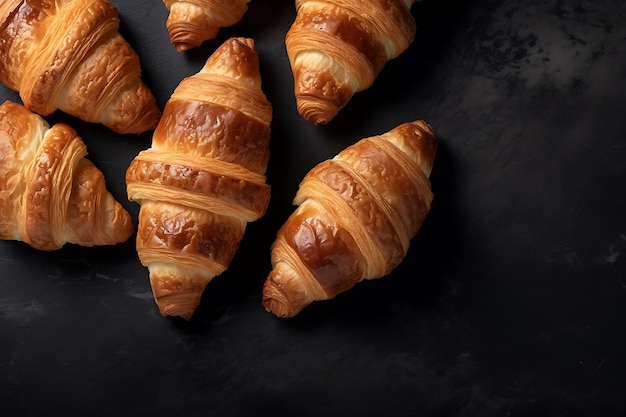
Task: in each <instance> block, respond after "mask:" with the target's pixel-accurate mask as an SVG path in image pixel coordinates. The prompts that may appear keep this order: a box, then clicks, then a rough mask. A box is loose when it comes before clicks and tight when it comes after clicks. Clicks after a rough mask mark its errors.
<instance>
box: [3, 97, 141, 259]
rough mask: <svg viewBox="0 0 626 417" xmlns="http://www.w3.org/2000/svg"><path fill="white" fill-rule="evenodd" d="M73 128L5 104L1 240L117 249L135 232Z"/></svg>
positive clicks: (39, 246)
mask: <svg viewBox="0 0 626 417" xmlns="http://www.w3.org/2000/svg"><path fill="white" fill-rule="evenodd" d="M86 154H87V148H86V146H85V143H84V142H83V141H82V139H81V138H80V137H79V136H78V135H77V134H76V131H75V130H74V129H72V128H71V127H70V126H68V125H66V124H63V123H57V124H55V125H54V126H52V127H50V126H49V125H48V123H47V122H46V121H45V120H44V119H42V118H41V116H39V115H37V114H35V113H32V112H31V111H29V110H28V109H26V108H25V107H24V106H22V105H21V104H17V103H13V102H10V101H5V102H4V103H3V104H2V105H0V239H4V240H20V241H23V242H26V243H27V244H29V245H31V246H32V247H34V248H36V249H41V250H47V251H51V250H55V249H60V248H61V247H63V246H64V245H65V244H66V243H73V244H77V245H81V246H94V245H113V244H116V243H119V242H123V241H126V240H127V239H128V238H130V237H131V236H132V234H133V233H134V231H135V229H134V226H133V224H132V221H131V218H130V215H129V214H128V212H127V211H126V210H125V209H124V208H123V207H122V206H121V205H120V203H119V202H117V201H116V200H115V199H114V197H113V196H112V195H111V193H109V192H108V191H107V189H106V184H105V179H104V176H103V175H102V172H101V171H100V170H99V169H98V168H97V167H96V166H95V165H94V164H93V163H92V162H91V161H89V160H88V159H86V158H85V155H86Z"/></svg>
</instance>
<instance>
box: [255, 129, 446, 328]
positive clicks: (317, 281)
mask: <svg viewBox="0 0 626 417" xmlns="http://www.w3.org/2000/svg"><path fill="white" fill-rule="evenodd" d="M436 148H437V141H436V139H435V135H434V133H433V131H432V129H431V127H430V126H429V125H427V124H426V123H424V122H423V121H415V122H411V123H404V124H401V125H399V126H398V127H396V128H394V129H392V130H390V131H389V132H387V133H384V134H382V135H379V136H373V137H370V138H366V139H362V140H361V141H359V142H357V143H355V144H354V145H352V146H349V147H348V148H346V149H345V150H343V151H341V152H340V153H339V154H338V155H336V156H335V157H334V158H333V159H329V160H326V161H324V162H321V163H320V164H318V165H317V166H316V167H314V168H313V169H312V170H311V171H309V172H308V173H307V175H306V176H305V177H304V179H303V181H302V183H301V184H300V188H299V189H298V192H297V194H296V197H295V199H294V203H295V204H296V205H298V208H297V209H296V210H295V211H294V213H293V214H292V215H291V216H290V217H289V218H288V219H287V221H286V222H285V224H284V225H283V226H282V227H281V228H280V230H279V231H278V233H277V237H276V240H275V242H274V244H273V245H272V251H271V260H272V267H273V269H272V271H271V272H270V274H269V276H268V278H267V280H266V281H265V284H264V286H263V305H264V306H265V308H266V309H267V310H268V311H270V312H272V313H274V314H275V315H276V316H278V317H293V316H295V315H296V314H298V313H299V312H300V311H301V310H302V309H303V308H304V307H305V306H307V305H308V304H310V303H311V302H313V301H316V300H327V299H330V298H333V297H335V296H336V295H338V294H339V293H341V292H343V291H347V290H349V289H350V288H352V287H353V286H354V285H355V284H357V283H358V282H360V281H362V280H365V279H374V278H380V277H383V276H385V275H387V274H389V273H390V272H391V271H392V270H393V269H394V268H396V267H397V266H398V265H399V264H400V262H401V261H402V260H403V259H404V257H405V256H406V253H407V250H408V248H409V243H410V240H411V239H412V238H413V237H414V236H415V234H416V233H417V232H418V230H419V229H420V227H421V225H422V222H423V221H424V219H425V217H426V215H427V213H428V211H429V210H430V203H431V201H432V198H433V195H432V192H431V187H430V181H429V176H430V172H431V170H432V166H433V162H434V158H435V152H436Z"/></svg>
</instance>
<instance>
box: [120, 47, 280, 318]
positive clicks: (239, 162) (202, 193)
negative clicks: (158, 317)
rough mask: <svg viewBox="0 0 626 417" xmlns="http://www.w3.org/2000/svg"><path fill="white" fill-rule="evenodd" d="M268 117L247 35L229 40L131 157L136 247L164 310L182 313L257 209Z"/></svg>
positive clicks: (224, 262) (265, 192)
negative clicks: (142, 148) (147, 146)
mask: <svg viewBox="0 0 626 417" xmlns="http://www.w3.org/2000/svg"><path fill="white" fill-rule="evenodd" d="M271 118H272V107H271V105H270V103H269V102H268V101H267V99H266V97H265V95H264V94H263V91H262V90H261V77H260V72H259V59H258V55H257V54H256V52H255V50H254V41H253V40H252V39H247V38H231V39H229V40H228V41H226V42H224V43H223V44H222V45H221V46H220V47H219V48H218V49H217V50H216V51H215V52H214V53H213V55H211V56H210V57H209V59H208V60H207V62H206V64H205V66H204V68H202V70H201V71H200V72H198V73H197V74H194V75H192V76H190V77H188V78H186V79H184V80H183V81H182V82H181V83H180V84H179V86H178V87H177V88H176V90H175V91H174V93H173V94H172V96H171V98H170V99H169V101H168V102H167V104H166V105H165V109H164V111H163V118H162V119H161V121H160V122H159V125H158V126H157V128H156V130H155V132H154V136H153V139H152V146H151V148H150V149H147V150H145V151H142V152H140V153H139V154H138V155H137V156H136V157H135V159H134V160H133V161H132V162H131V164H130V166H129V168H128V170H127V173H126V183H127V192H128V197H129V199H131V200H133V201H136V202H138V203H139V204H140V205H141V208H140V211H139V227H138V232H137V251H138V254H139V258H140V260H141V262H142V264H143V265H144V266H146V267H147V268H148V269H149V273H150V284H151V286H152V291H153V294H154V298H155V301H156V303H157V305H158V307H159V310H160V312H161V314H162V315H164V316H180V317H183V318H185V319H187V320H190V319H191V318H192V316H193V313H194V312H195V310H196V309H197V306H198V305H199V303H200V300H201V297H202V294H203V292H204V289H205V287H206V285H207V284H208V283H209V281H211V279H213V277H215V276H216V275H219V274H221V273H222V272H224V271H225V270H226V269H227V268H228V266H229V265H230V262H231V260H232V258H233V256H234V254H235V252H236V251H237V249H238V246H239V243H240V241H241V239H242V237H243V234H244V231H245V228H246V225H247V223H248V222H250V221H254V220H257V219H259V218H260V217H261V216H263V215H264V214H265V211H266V209H267V205H268V203H269V198H270V187H269V185H268V184H266V178H265V170H266V168H267V163H268V159H269V136H270V122H271Z"/></svg>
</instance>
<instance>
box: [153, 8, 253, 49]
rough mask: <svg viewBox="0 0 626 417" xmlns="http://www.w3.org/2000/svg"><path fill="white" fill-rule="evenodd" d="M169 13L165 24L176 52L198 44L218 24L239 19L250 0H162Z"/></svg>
mask: <svg viewBox="0 0 626 417" xmlns="http://www.w3.org/2000/svg"><path fill="white" fill-rule="evenodd" d="M163 2H164V3H165V6H167V10H169V12H170V14H169V17H168V18H167V22H166V27H167V30H168V32H169V34H170V40H171V41H172V44H173V45H174V46H175V47H176V49H177V50H178V51H179V52H183V51H187V50H189V49H192V48H195V47H197V46H200V45H201V44H202V42H204V41H206V40H208V39H213V38H215V37H216V36H217V32H218V31H219V30H220V28H223V27H227V26H232V25H234V24H235V23H237V22H239V21H240V20H241V18H242V17H243V15H244V14H245V13H246V11H247V10H248V3H249V2H250V0H184V1H178V0H163Z"/></svg>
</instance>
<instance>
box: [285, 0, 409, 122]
mask: <svg viewBox="0 0 626 417" xmlns="http://www.w3.org/2000/svg"><path fill="white" fill-rule="evenodd" d="M416 1H418V0H325V1H316V0H296V9H297V15H296V18H295V20H294V22H293V24H292V26H291V28H290V29H289V31H288V32H287V35H286V37H285V45H286V48H287V54H288V56H289V63H290V65H291V69H292V72H293V77H294V94H295V98H296V104H297V108H298V112H299V113H300V115H302V117H303V118H304V119H306V120H310V121H312V122H313V123H315V124H324V123H328V122H329V121H331V120H332V119H333V118H334V117H335V116H336V115H337V113H338V112H339V110H341V109H342V108H343V107H344V106H345V105H346V104H347V103H348V101H349V100H350V99H351V98H352V96H353V95H354V93H356V92H359V91H363V90H365V89H367V88H369V87H370V86H371V85H372V83H373V82H374V79H375V78H376V77H377V76H378V74H379V73H380V71H381V70H382V69H383V67H384V66H385V64H386V63H387V61H389V60H390V59H393V58H395V57H397V56H398V55H400V54H401V53H402V52H404V51H405V50H406V49H407V48H408V46H409V44H410V43H411V42H412V41H413V38H414V36H415V32H416V25H415V20H414V19H413V16H412V15H411V13H410V8H411V6H412V5H413V3H415V2H416Z"/></svg>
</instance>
